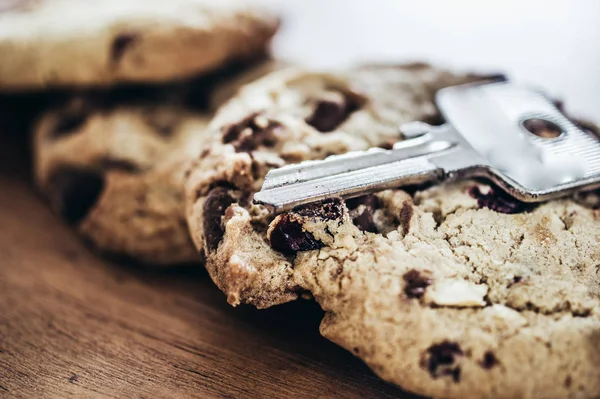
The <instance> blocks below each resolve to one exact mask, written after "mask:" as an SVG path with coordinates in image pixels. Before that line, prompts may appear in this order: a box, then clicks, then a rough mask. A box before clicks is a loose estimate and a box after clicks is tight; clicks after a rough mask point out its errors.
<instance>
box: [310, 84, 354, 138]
mask: <svg viewBox="0 0 600 399" xmlns="http://www.w3.org/2000/svg"><path fill="white" fill-rule="evenodd" d="M327 94H328V95H327V96H326V97H323V98H320V99H318V100H317V101H316V102H315V104H314V109H313V111H312V114H311V115H310V116H309V117H308V118H306V123H308V124H309V125H311V126H312V127H314V128H315V129H317V130H318V131H320V132H331V131H332V130H334V129H335V128H336V127H338V126H339V125H341V124H342V122H344V121H345V120H346V119H347V118H348V116H350V114H352V113H353V112H354V111H356V110H357V109H358V108H359V103H358V101H357V99H356V98H354V97H353V96H351V95H348V94H346V93H341V92H330V93H327Z"/></svg>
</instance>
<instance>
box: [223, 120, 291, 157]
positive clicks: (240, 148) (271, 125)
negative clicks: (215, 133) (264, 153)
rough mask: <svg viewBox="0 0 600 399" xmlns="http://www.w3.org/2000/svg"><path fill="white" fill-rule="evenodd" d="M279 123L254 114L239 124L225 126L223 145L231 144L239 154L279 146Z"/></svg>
mask: <svg viewBox="0 0 600 399" xmlns="http://www.w3.org/2000/svg"><path fill="white" fill-rule="evenodd" d="M279 128H281V125H280V124H279V123H278V122H275V121H272V120H270V119H268V118H266V117H265V116H264V115H261V114H259V113H253V114H251V115H249V116H247V117H246V118H244V119H242V120H241V121H240V122H238V123H234V124H231V125H228V126H225V127H224V128H223V130H222V133H223V143H224V144H231V145H233V147H234V148H235V150H236V151H237V152H250V151H254V150H256V149H257V148H258V147H260V146H265V147H273V146H275V144H277V134H276V133H277V130H278V129H279Z"/></svg>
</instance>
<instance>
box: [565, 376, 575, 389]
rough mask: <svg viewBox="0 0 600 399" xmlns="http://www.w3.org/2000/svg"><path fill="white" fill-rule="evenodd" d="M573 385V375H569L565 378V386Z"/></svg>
mask: <svg viewBox="0 0 600 399" xmlns="http://www.w3.org/2000/svg"><path fill="white" fill-rule="evenodd" d="M571 385H573V377H571V376H570V375H568V376H567V378H565V388H570V387H571Z"/></svg>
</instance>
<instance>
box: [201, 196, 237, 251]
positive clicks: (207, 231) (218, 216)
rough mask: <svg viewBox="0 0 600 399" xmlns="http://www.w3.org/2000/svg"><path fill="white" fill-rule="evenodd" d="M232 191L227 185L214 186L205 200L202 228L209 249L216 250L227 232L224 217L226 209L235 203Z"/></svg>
mask: <svg viewBox="0 0 600 399" xmlns="http://www.w3.org/2000/svg"><path fill="white" fill-rule="evenodd" d="M230 191H231V190H230V189H229V188H226V187H216V188H213V189H212V190H211V191H210V192H209V193H208V195H207V196H206V199H205V200H204V205H203V206H202V213H203V216H204V220H203V224H202V228H203V230H204V241H205V242H206V248H207V249H208V250H209V251H214V250H216V249H217V248H218V246H219V243H220V242H221V240H222V239H223V235H224V234H225V230H224V228H223V222H222V217H223V214H224V213H225V210H226V209H227V208H228V207H229V206H230V205H231V204H232V203H233V197H232V196H231V193H230Z"/></svg>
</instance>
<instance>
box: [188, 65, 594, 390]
mask: <svg viewBox="0 0 600 399" xmlns="http://www.w3.org/2000/svg"><path fill="white" fill-rule="evenodd" d="M381 68H383V69H381ZM472 79H474V78H473V77H466V76H462V77H461V76H457V75H450V74H447V73H444V72H443V71H440V70H437V69H435V68H431V67H427V66H424V65H421V66H420V67H419V68H417V69H416V70H415V68H414V67H412V68H411V67H409V68H405V69H402V68H392V67H389V68H386V67H376V69H372V68H371V69H370V68H366V69H363V70H356V71H347V72H345V73H338V74H336V75H335V76H330V75H318V74H310V73H304V72H297V71H296V72H294V71H292V72H290V71H285V72H282V73H279V74H276V75H272V76H269V77H267V78H265V79H263V80H262V81H259V82H256V83H255V84H253V85H250V86H247V87H246V88H245V89H244V90H242V91H241V92H240V94H239V95H238V97H236V98H235V99H233V100H231V101H230V102H229V103H228V104H226V105H225V107H224V108H223V109H222V110H221V111H220V112H219V114H218V115H217V117H216V118H215V120H214V121H213V122H212V123H211V127H210V128H209V129H211V130H214V132H215V133H214V135H213V136H212V137H213V140H215V141H216V142H213V143H211V144H210V145H208V146H206V147H205V149H204V151H203V152H202V158H201V159H198V160H197V161H196V162H195V163H194V164H193V167H192V168H191V170H190V176H189V178H188V180H187V182H186V202H187V216H188V224H189V226H190V231H191V233H192V237H193V239H194V242H195V243H196V246H197V247H198V248H199V249H202V250H204V251H205V253H206V258H207V268H208V270H209V273H210V275H211V277H212V278H213V280H214V281H215V282H216V284H217V285H218V286H219V288H221V289H222V290H223V291H224V292H225V293H226V295H227V297H228V300H229V302H230V303H231V304H233V305H236V304H239V303H251V304H253V305H255V306H257V307H268V306H272V305H274V304H277V303H282V302H286V301H290V300H293V299H295V298H297V297H298V296H299V295H300V293H302V292H309V293H310V294H312V295H313V296H314V298H315V299H316V300H317V301H318V302H319V304H320V305H321V307H322V308H323V309H324V310H325V312H326V315H325V318H324V320H323V322H322V324H321V333H322V334H323V335H324V336H326V337H327V338H329V339H331V340H332V341H334V342H336V343H338V344H339V345H341V346H343V347H344V348H346V349H348V350H349V351H351V352H352V353H354V354H355V355H356V356H359V357H360V358H362V359H363V360H364V361H365V362H366V363H367V364H368V365H369V366H370V367H371V368H372V369H373V370H374V371H375V372H376V373H377V374H378V375H379V376H381V377H382V378H384V379H386V380H387V381H391V382H394V383H396V384H398V385H400V386H402V387H403V388H405V389H407V390H410V391H413V392H416V393H420V394H423V395H430V396H434V397H478V398H497V397H499V398H515V397H523V398H537V397H544V398H565V397H572V398H590V397H596V396H598V394H600V352H599V351H598V350H597V348H598V347H600V299H599V298H600V244H598V243H599V242H600V213H599V212H600V210H599V209H598V208H599V206H600V201H599V200H598V195H597V194H580V195H578V196H577V197H575V198H569V199H563V200H558V201H552V202H548V203H545V204H540V205H537V206H531V205H525V204H522V203H520V202H518V201H515V200H514V199H512V198H510V197H508V196H507V195H506V194H504V193H503V192H501V191H499V189H498V188H496V187H491V186H489V185H486V184H484V183H481V182H476V181H466V182H462V183H457V184H452V185H442V186H436V187H432V188H428V189H425V188H421V189H419V190H417V189H416V188H412V189H410V190H388V191H383V192H380V193H377V194H375V195H369V196H364V197H359V198H354V199H350V200H346V201H341V200H336V199H331V200H327V201H324V202H322V203H318V204H311V205H308V206H306V207H301V208H297V209H295V210H293V211H291V212H287V213H284V214H280V215H277V216H273V215H269V214H268V212H266V210H265V209H264V208H262V207H261V206H259V205H254V204H252V202H251V198H252V193H254V192H256V191H257V190H258V189H260V186H261V184H262V181H263V180H262V179H263V177H264V175H265V174H266V173H267V171H268V170H270V169H272V168H275V167H279V166H281V165H283V164H285V163H288V162H298V161H301V160H305V159H320V158H323V157H325V156H327V155H330V154H332V153H338V152H346V151H349V150H360V149H364V148H367V147H371V146H382V147H386V146H388V145H389V143H390V142H393V141H397V140H399V139H401V137H400V136H399V135H398V132H397V124H398V123H402V122H407V121H409V120H436V117H437V115H436V110H435V107H434V106H433V103H432V102H431V98H432V92H433V91H435V89H436V88H439V87H442V86H443V85H445V84H455V83H458V81H461V80H462V81H466V80H472ZM299 81H300V82H302V84H297V85H296V84H295V82H299ZM364 82H369V83H368V84H365V85H364V86H362V85H361V83H364ZM375 82H379V84H377V83H375ZM400 82H402V83H400ZM394 90H396V91H394ZM250 99H252V100H250ZM392 100H394V101H392ZM251 104H253V105H251ZM405 118H406V119H405ZM217 132H220V133H221V136H220V137H219V136H218V135H217ZM217 140H218V141H217Z"/></svg>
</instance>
